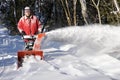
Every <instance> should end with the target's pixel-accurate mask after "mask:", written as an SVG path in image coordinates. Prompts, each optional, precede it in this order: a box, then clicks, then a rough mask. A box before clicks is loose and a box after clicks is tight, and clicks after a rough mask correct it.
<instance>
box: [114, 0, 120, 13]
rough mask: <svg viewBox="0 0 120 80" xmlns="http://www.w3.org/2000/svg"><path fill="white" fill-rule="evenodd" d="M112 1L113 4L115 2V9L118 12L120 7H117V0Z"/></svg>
mask: <svg viewBox="0 0 120 80" xmlns="http://www.w3.org/2000/svg"><path fill="white" fill-rule="evenodd" d="M113 2H114V4H115V7H116V9H117V12H119V11H120V9H119V6H118V2H117V0H113Z"/></svg>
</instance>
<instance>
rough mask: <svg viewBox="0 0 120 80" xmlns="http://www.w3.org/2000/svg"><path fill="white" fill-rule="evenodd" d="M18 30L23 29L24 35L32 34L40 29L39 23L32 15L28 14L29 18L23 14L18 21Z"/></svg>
mask: <svg viewBox="0 0 120 80" xmlns="http://www.w3.org/2000/svg"><path fill="white" fill-rule="evenodd" d="M18 30H19V31H20V32H22V31H24V32H25V33H26V35H34V34H36V33H37V32H38V31H41V23H40V22H39V20H38V19H37V17H36V16H34V15H33V16H30V18H27V17H26V16H23V17H22V18H21V19H20V20H19V22H18Z"/></svg>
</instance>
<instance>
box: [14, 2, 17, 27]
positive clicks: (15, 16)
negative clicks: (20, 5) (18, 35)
mask: <svg viewBox="0 0 120 80" xmlns="http://www.w3.org/2000/svg"><path fill="white" fill-rule="evenodd" d="M13 4H14V18H15V23H16V25H17V15H16V13H17V11H16V3H15V0H13Z"/></svg>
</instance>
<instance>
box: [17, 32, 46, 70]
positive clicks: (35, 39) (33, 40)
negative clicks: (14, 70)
mask: <svg viewBox="0 0 120 80" xmlns="http://www.w3.org/2000/svg"><path fill="white" fill-rule="evenodd" d="M44 36H45V33H40V34H38V35H35V36H29V35H25V36H23V39H24V40H27V41H26V42H25V50H21V51H18V53H17V57H18V58H17V60H18V62H17V67H18V68H19V67H22V63H23V59H24V57H25V56H31V55H33V56H40V57H41V60H42V59H43V51H41V50H40V43H41V40H42V38H43V37H44Z"/></svg>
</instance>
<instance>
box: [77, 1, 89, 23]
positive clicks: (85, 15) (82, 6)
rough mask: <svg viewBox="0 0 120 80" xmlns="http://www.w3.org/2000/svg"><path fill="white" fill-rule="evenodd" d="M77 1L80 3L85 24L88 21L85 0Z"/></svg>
mask: <svg viewBox="0 0 120 80" xmlns="http://www.w3.org/2000/svg"><path fill="white" fill-rule="evenodd" d="M79 2H80V4H81V10H82V11H81V12H82V16H83V18H84V21H85V23H86V24H88V22H87V19H86V18H87V16H88V15H87V7H86V0H79Z"/></svg>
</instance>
